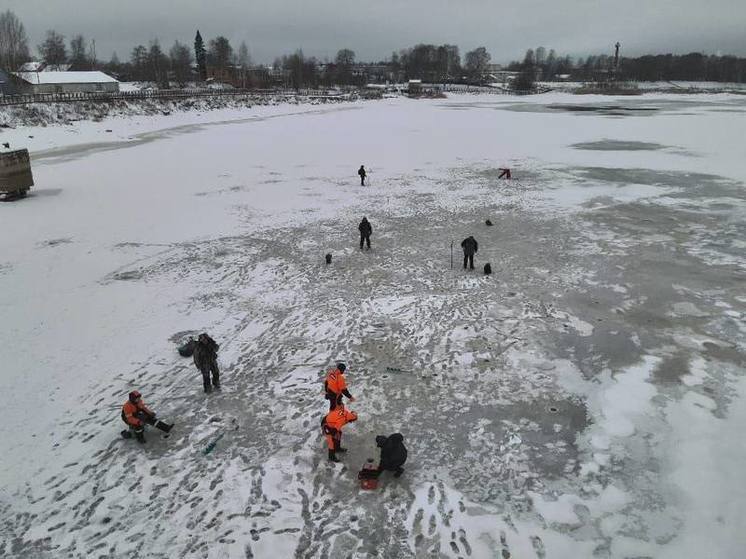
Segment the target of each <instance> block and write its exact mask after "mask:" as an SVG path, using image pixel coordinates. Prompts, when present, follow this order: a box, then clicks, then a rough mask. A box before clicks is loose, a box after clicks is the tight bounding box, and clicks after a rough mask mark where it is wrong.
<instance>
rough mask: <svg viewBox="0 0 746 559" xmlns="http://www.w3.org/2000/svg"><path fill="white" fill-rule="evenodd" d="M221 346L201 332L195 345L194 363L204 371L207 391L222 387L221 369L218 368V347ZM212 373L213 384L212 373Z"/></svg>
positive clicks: (203, 375)
mask: <svg viewBox="0 0 746 559" xmlns="http://www.w3.org/2000/svg"><path fill="white" fill-rule="evenodd" d="M219 348H220V346H219V345H218V344H217V343H216V342H215V340H213V339H212V338H211V337H210V336H208V335H207V334H200V335H199V338H197V343H196V344H195V346H194V364H195V365H196V366H197V368H198V369H199V370H200V372H201V373H202V385H203V387H204V389H205V392H211V391H212V387H213V386H214V387H215V388H220V371H219V370H218V349H219ZM211 373H212V385H211V384H210V374H211Z"/></svg>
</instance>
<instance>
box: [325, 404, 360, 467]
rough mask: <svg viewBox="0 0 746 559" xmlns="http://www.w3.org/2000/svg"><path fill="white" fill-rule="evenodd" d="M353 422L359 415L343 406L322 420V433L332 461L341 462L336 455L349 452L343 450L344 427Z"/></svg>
mask: <svg viewBox="0 0 746 559" xmlns="http://www.w3.org/2000/svg"><path fill="white" fill-rule="evenodd" d="M353 421H357V414H356V413H355V412H354V411H352V410H348V409H347V408H345V407H344V405H343V404H339V405H338V406H336V407H335V408H334V409H333V410H332V411H330V412H329V413H328V414H326V416H324V417H323V418H322V419H321V431H322V432H323V433H324V435H325V436H326V444H327V446H328V447H329V460H330V461H332V462H339V458H337V454H336V453H337V452H347V449H346V448H342V427H344V426H345V425H347V424H348V423H351V422H353Z"/></svg>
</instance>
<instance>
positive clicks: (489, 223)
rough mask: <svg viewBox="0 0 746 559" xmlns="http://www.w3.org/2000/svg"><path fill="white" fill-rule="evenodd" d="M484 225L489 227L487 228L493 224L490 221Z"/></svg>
mask: <svg viewBox="0 0 746 559" xmlns="http://www.w3.org/2000/svg"><path fill="white" fill-rule="evenodd" d="M484 224H485V225H487V226H491V225H492V222H491V221H490V220H489V219H488V220H487V221H485V222H484Z"/></svg>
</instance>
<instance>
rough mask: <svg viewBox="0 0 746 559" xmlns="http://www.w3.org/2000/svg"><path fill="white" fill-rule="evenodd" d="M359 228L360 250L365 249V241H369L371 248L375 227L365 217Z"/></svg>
mask: <svg viewBox="0 0 746 559" xmlns="http://www.w3.org/2000/svg"><path fill="white" fill-rule="evenodd" d="M357 230H358V231H360V250H362V249H363V243H364V242H365V243H367V244H368V248H370V234H371V233H373V227H372V226H371V224H370V221H368V218H367V217H363V220H362V221H361V222H360V225H358V226H357Z"/></svg>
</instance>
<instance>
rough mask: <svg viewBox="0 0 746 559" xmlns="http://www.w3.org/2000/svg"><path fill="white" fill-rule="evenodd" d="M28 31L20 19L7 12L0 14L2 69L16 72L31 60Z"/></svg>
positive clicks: (0, 65) (0, 62) (0, 61)
mask: <svg viewBox="0 0 746 559" xmlns="http://www.w3.org/2000/svg"><path fill="white" fill-rule="evenodd" d="M29 56H30V55H29V48H28V37H27V36H26V29H25V28H24V27H23V23H21V20H19V19H18V17H17V16H16V15H15V14H14V13H13V12H11V11H10V10H7V11H6V12H4V13H1V14H0V68H5V69H6V70H9V71H15V70H17V69H18V67H19V66H20V65H21V64H23V63H24V62H26V61H28V59H29Z"/></svg>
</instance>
